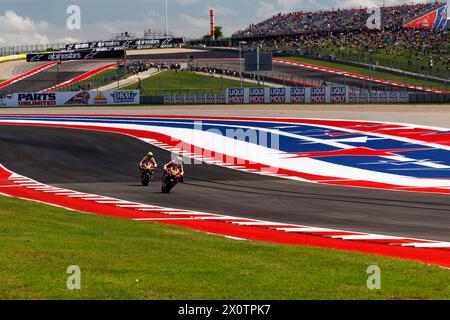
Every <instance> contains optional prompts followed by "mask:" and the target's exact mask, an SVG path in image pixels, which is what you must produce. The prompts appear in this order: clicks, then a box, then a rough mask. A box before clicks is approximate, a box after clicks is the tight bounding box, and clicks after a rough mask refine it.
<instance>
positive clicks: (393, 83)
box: [274, 59, 449, 94]
mask: <svg viewBox="0 0 450 320" xmlns="http://www.w3.org/2000/svg"><path fill="white" fill-rule="evenodd" d="M274 61H275V62H278V63H284V64H290V65H293V66H299V67H302V68H307V69H312V70H319V71H324V72H329V73H333V74H338V75H341V76H346V77H350V78H355V79H360V80H367V81H372V82H376V83H381V84H387V85H391V86H396V87H402V88H408V89H416V90H422V91H426V92H433V93H441V94H448V93H449V92H448V91H445V90H438V89H433V88H427V87H423V86H414V85H410V84H407V83H402V82H396V81H389V80H384V79H378V78H373V77H368V76H363V75H361V74H357V73H352V72H346V71H342V70H337V69H331V68H327V67H322V66H316V65H313V64H309V63H304V62H296V61H290V60H283V59H274Z"/></svg>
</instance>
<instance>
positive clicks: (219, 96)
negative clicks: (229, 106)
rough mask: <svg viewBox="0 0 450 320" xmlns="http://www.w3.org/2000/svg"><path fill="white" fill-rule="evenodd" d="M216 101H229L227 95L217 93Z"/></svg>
mask: <svg viewBox="0 0 450 320" xmlns="http://www.w3.org/2000/svg"><path fill="white" fill-rule="evenodd" d="M216 103H217V104H225V103H227V96H226V95H224V94H216Z"/></svg>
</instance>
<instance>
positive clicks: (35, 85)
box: [0, 60, 111, 93]
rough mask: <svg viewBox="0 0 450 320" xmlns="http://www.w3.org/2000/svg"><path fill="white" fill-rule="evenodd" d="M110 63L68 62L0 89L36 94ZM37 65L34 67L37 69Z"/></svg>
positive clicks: (8, 91)
mask: <svg viewBox="0 0 450 320" xmlns="http://www.w3.org/2000/svg"><path fill="white" fill-rule="evenodd" d="M109 63H111V61H105V60H103V61H102V60H97V61H83V62H79V61H70V62H66V63H62V64H61V65H59V70H58V67H57V66H53V67H51V68H48V69H47V70H45V71H42V72H39V73H37V74H35V75H33V76H30V77H28V78H26V79H24V80H20V81H17V82H15V83H13V84H11V85H9V86H7V87H5V88H3V89H0V92H2V93H12V92H38V91H41V90H45V89H48V88H50V87H52V86H55V85H57V84H61V83H63V82H65V81H68V80H71V79H73V78H75V77H78V76H80V75H82V74H84V73H86V72H88V71H90V70H94V69H96V68H100V67H102V66H104V65H107V64H109ZM38 66H39V64H37V65H35V67H38Z"/></svg>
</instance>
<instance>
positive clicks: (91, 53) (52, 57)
mask: <svg viewBox="0 0 450 320" xmlns="http://www.w3.org/2000/svg"><path fill="white" fill-rule="evenodd" d="M123 58H125V50H123V49H120V50H102V49H91V50H79V51H61V52H50V53H29V54H27V62H40V61H68V60H92V59H123Z"/></svg>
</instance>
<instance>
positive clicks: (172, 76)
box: [122, 71, 256, 91]
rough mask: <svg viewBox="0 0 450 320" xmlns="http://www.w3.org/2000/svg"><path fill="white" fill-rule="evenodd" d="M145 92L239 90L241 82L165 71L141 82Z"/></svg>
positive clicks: (133, 85)
mask: <svg viewBox="0 0 450 320" xmlns="http://www.w3.org/2000/svg"><path fill="white" fill-rule="evenodd" d="M244 85H245V86H246V87H255V86H256V84H252V83H248V82H246V83H244ZM138 86H139V84H138V83H135V84H132V85H129V86H126V87H123V88H122V89H123V90H134V89H137V88H138ZM141 86H142V89H143V90H144V91H163V90H167V91H177V90H178V91H181V90H211V89H213V90H225V89H226V88H237V87H239V86H240V82H239V80H232V79H227V78H221V77H211V76H207V75H201V74H197V73H194V72H187V71H183V72H175V71H163V72H161V73H158V74H156V75H154V76H152V77H149V78H147V79H145V80H142V82H141Z"/></svg>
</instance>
